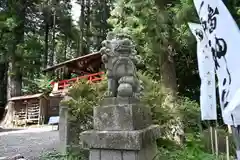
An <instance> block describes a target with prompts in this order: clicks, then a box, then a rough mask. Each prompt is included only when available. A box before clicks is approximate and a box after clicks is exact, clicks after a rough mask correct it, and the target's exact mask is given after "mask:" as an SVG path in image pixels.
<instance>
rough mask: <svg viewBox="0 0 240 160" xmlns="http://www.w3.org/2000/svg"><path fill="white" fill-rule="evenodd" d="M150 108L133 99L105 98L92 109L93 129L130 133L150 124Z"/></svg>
mask: <svg viewBox="0 0 240 160" xmlns="http://www.w3.org/2000/svg"><path fill="white" fill-rule="evenodd" d="M150 113H151V112H150V108H149V107H146V106H144V105H142V104H140V103H139V102H138V100H136V99H134V98H116V97H113V98H105V99H104V100H103V101H102V104H101V106H97V107H95V108H94V129H95V130H107V131H131V130H140V129H143V128H146V127H148V126H150V125H151V124H152V121H151V114H150Z"/></svg>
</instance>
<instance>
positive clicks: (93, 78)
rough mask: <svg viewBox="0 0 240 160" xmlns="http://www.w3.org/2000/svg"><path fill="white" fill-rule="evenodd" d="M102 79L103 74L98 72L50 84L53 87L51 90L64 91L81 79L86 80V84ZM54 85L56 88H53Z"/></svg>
mask: <svg viewBox="0 0 240 160" xmlns="http://www.w3.org/2000/svg"><path fill="white" fill-rule="evenodd" d="M103 78H104V72H98V73H94V74H88V75H84V76H79V77H75V78H72V79H67V80H61V81H58V82H51V85H52V87H53V90H63V89H66V88H67V87H69V86H71V84H72V83H74V82H77V81H79V80H81V79H86V80H87V82H90V83H92V82H98V81H101V80H103ZM55 85H57V86H56V87H57V88H54V87H55Z"/></svg>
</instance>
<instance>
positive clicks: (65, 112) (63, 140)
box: [59, 106, 68, 154]
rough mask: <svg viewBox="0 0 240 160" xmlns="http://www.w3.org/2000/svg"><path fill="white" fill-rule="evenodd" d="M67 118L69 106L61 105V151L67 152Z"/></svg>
mask: <svg viewBox="0 0 240 160" xmlns="http://www.w3.org/2000/svg"><path fill="white" fill-rule="evenodd" d="M67 118H68V108H67V107H65V106H60V110H59V140H60V145H59V150H60V152H61V153H63V154H66V152H67Z"/></svg>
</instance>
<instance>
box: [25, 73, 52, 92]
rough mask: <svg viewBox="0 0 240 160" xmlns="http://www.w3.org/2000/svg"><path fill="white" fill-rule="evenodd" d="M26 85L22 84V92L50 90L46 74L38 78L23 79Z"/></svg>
mask: <svg viewBox="0 0 240 160" xmlns="http://www.w3.org/2000/svg"><path fill="white" fill-rule="evenodd" d="M25 80H26V81H27V82H26V83H27V85H26V86H23V88H22V92H23V93H24V94H34V93H46V94H48V93H50V92H51V91H52V86H51V80H50V78H49V77H48V76H44V75H40V77H39V78H35V79H33V80H29V79H25Z"/></svg>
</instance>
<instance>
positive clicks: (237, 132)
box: [232, 125, 240, 160]
mask: <svg viewBox="0 0 240 160" xmlns="http://www.w3.org/2000/svg"><path fill="white" fill-rule="evenodd" d="M232 133H233V138H234V140H235V144H236V155H237V160H240V126H239V125H238V126H236V127H235V126H232Z"/></svg>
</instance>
